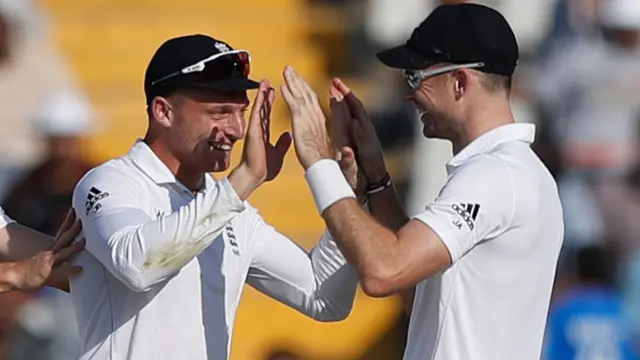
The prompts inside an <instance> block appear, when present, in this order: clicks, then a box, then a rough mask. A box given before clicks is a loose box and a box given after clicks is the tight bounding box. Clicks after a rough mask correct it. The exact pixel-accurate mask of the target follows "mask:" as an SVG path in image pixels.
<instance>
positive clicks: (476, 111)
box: [452, 98, 515, 155]
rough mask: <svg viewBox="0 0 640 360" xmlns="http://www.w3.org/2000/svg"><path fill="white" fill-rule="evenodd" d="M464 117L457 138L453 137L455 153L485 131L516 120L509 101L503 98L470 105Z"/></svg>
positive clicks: (484, 100)
mask: <svg viewBox="0 0 640 360" xmlns="http://www.w3.org/2000/svg"><path fill="white" fill-rule="evenodd" d="M464 119H465V123H464V125H463V127H462V128H461V129H460V131H459V132H458V134H457V138H454V139H452V143H453V154H454V155H455V154H457V153H459V152H460V151H461V150H462V149H464V148H465V146H467V145H469V144H470V143H471V142H473V141H474V140H475V139H477V138H479V137H480V136H481V135H483V134H484V133H486V132H489V131H491V130H493V129H495V128H497V127H500V126H503V125H507V124H513V123H514V122H515V119H514V116H513V112H512V111H511V106H510V105H509V101H508V100H506V101H505V100H504V99H502V98H497V99H483V101H480V102H478V105H474V106H471V107H470V109H469V111H467V112H466V114H464Z"/></svg>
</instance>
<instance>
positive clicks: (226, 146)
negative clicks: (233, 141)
mask: <svg viewBox="0 0 640 360" xmlns="http://www.w3.org/2000/svg"><path fill="white" fill-rule="evenodd" d="M209 147H210V148H212V149H216V150H222V151H231V145H229V144H216V143H209Z"/></svg>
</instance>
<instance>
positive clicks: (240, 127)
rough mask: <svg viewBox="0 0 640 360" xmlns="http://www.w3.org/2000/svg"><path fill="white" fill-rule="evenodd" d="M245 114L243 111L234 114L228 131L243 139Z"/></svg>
mask: <svg viewBox="0 0 640 360" xmlns="http://www.w3.org/2000/svg"><path fill="white" fill-rule="evenodd" d="M244 124H245V120H244V115H243V114H242V113H239V114H234V115H233V116H232V117H231V118H230V119H229V122H228V123H227V129H226V131H225V132H226V133H227V135H230V136H233V137H234V138H236V139H241V138H242V137H243V136H244V130H245V129H244Z"/></svg>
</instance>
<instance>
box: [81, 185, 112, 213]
mask: <svg viewBox="0 0 640 360" xmlns="http://www.w3.org/2000/svg"><path fill="white" fill-rule="evenodd" d="M107 196H109V193H108V192H102V191H100V190H98V189H97V188H96V187H95V186H92V187H91V189H89V194H87V201H86V202H85V203H84V213H85V215H89V213H91V212H92V211H93V212H94V213H96V212H98V210H100V208H101V207H102V204H101V203H100V200H102V199H104V198H106V197H107Z"/></svg>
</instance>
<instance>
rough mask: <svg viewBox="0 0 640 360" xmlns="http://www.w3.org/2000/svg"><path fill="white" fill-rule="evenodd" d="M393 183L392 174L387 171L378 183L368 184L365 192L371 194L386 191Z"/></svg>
mask: <svg viewBox="0 0 640 360" xmlns="http://www.w3.org/2000/svg"><path fill="white" fill-rule="evenodd" d="M391 184H392V181H391V175H390V174H389V173H388V172H387V173H386V174H385V175H384V176H383V177H382V180H380V181H378V182H376V183H373V184H368V185H367V188H366V189H365V194H366V195H367V196H369V195H373V194H376V193H379V192H381V191H384V190H385V189H387V188H388V187H390V186H391Z"/></svg>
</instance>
